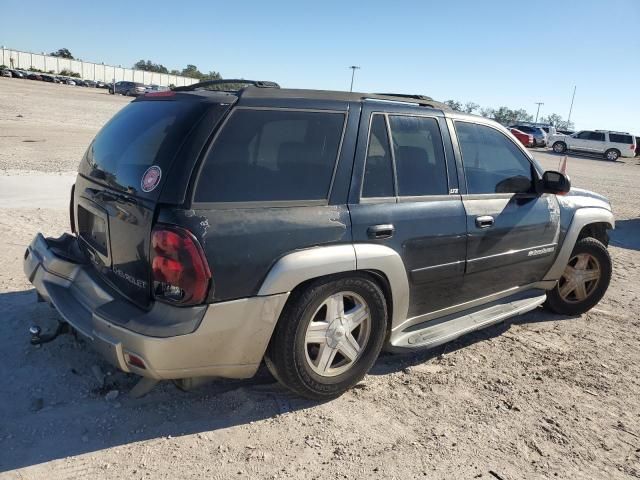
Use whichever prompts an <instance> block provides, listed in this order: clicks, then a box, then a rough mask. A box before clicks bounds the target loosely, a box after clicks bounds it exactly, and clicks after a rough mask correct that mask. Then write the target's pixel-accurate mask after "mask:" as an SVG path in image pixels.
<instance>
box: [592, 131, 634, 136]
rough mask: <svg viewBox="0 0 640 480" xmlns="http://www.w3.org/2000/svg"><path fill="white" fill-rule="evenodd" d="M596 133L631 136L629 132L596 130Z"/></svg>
mask: <svg viewBox="0 0 640 480" xmlns="http://www.w3.org/2000/svg"><path fill="white" fill-rule="evenodd" d="M596 132H604V133H619V134H621V135H631V134H630V133H629V132H617V131H615V130H596Z"/></svg>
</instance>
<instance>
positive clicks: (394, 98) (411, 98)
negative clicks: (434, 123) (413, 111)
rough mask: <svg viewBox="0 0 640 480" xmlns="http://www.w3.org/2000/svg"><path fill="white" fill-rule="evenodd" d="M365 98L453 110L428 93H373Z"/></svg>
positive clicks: (365, 95) (364, 96) (364, 98)
mask: <svg viewBox="0 0 640 480" xmlns="http://www.w3.org/2000/svg"><path fill="white" fill-rule="evenodd" d="M362 99H363V100H381V101H384V102H397V103H410V104H413V105H419V106H421V107H431V108H437V109H440V110H451V108H450V107H449V106H448V105H447V104H445V103H442V102H437V101H435V100H434V99H433V98H431V97H427V96H426V95H409V94H406V93H372V94H364V95H363V97H362Z"/></svg>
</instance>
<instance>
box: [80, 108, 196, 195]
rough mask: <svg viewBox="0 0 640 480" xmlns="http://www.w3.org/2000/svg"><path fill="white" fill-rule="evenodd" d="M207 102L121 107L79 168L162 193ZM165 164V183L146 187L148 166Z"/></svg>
mask: <svg viewBox="0 0 640 480" xmlns="http://www.w3.org/2000/svg"><path fill="white" fill-rule="evenodd" d="M204 109H205V106H204V103H203V102H195V101H166V100H165V101H158V100H156V101H140V102H132V103H130V104H129V105H127V106H126V107H124V108H123V109H122V110H120V111H119V112H118V113H117V114H116V115H115V116H114V117H113V118H112V119H111V120H110V121H109V122H108V123H107V124H106V125H105V126H104V127H103V128H102V130H100V132H98V135H97V136H96V138H95V139H94V140H93V142H92V143H91V145H89V148H88V149H87V152H86V154H85V156H84V160H83V161H82V162H81V165H80V173H82V174H84V175H86V176H89V177H92V178H94V179H96V180H99V181H102V182H104V183H107V184H108V185H110V186H112V187H115V188H118V189H121V190H125V191H127V192H129V193H131V194H137V195H143V196H145V197H148V198H154V199H155V198H157V196H158V194H159V192H160V188H159V187H160V186H161V183H162V181H163V180H164V176H165V174H166V173H167V172H168V170H169V167H170V166H171V163H172V161H173V158H174V157H175V155H176V153H177V152H178V149H179V148H180V145H181V144H182V141H183V140H184V138H185V136H186V135H187V134H188V133H189V131H190V130H191V128H192V127H193V126H194V125H195V123H196V122H197V120H198V119H199V118H200V116H201V115H202V113H203V112H204ZM152 165H155V166H157V167H159V168H160V170H161V179H160V184H159V185H158V186H156V187H155V188H154V189H153V190H151V191H149V192H148V193H145V192H143V191H142V188H141V182H142V177H143V175H144V173H145V171H146V170H147V169H148V168H149V167H151V166H152Z"/></svg>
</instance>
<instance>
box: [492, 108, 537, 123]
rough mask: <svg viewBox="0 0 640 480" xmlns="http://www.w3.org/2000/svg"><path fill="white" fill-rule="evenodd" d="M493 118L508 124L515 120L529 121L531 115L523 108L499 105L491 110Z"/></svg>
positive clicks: (531, 119) (531, 117) (531, 118)
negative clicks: (516, 108) (515, 108)
mask: <svg viewBox="0 0 640 480" xmlns="http://www.w3.org/2000/svg"><path fill="white" fill-rule="evenodd" d="M493 119H494V120H495V121H496V122H498V123H501V124H503V125H510V124H512V123H516V122H531V121H533V115H530V114H529V113H527V111H526V110H524V109H522V108H521V109H519V110H511V109H510V108H509V107H500V108H498V109H497V110H495V111H494V112H493Z"/></svg>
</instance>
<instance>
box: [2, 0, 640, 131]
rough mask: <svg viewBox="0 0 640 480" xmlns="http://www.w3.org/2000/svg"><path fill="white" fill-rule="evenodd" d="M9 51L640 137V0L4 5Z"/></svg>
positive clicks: (13, 1) (20, 1) (21, 1)
mask: <svg viewBox="0 0 640 480" xmlns="http://www.w3.org/2000/svg"><path fill="white" fill-rule="evenodd" d="M0 18H2V28H1V29H0V44H2V45H5V46H6V47H10V48H15V49H19V50H27V51H34V52H41V51H44V52H50V51H52V50H56V49H58V48H61V47H66V48H69V49H70V50H71V51H72V52H73V54H74V55H75V56H76V57H80V58H82V59H83V60H87V61H97V62H104V63H108V64H115V65H122V66H127V67H130V66H131V65H132V64H133V63H135V62H136V61H137V60H139V59H141V58H143V59H150V60H152V61H154V62H157V63H162V64H164V65H165V66H167V67H168V68H169V69H172V68H178V69H181V68H182V67H184V66H185V65H186V64H188V63H192V64H195V65H197V66H198V67H199V68H200V70H202V71H209V70H217V71H220V72H221V73H222V74H223V76H224V77H226V78H231V77H242V78H253V79H264V80H275V81H277V82H278V83H280V84H281V85H282V86H286V87H294V88H319V89H332V90H334V89H336V90H345V89H348V88H349V80H350V70H348V68H347V67H348V66H349V65H353V64H356V65H360V66H361V67H362V69H361V70H359V71H358V72H357V73H356V82H355V89H356V90H359V91H367V92H380V91H392V92H405V93H422V94H426V95H430V96H432V97H434V98H436V99H438V100H446V99H449V98H452V99H456V100H460V101H463V102H466V101H474V102H476V103H478V104H480V105H482V106H491V107H498V106H502V105H505V106H508V107H511V108H525V109H527V110H528V111H529V112H530V113H532V114H534V115H535V109H536V106H535V105H534V102H537V101H540V102H544V105H543V106H542V108H541V111H540V112H541V114H548V113H558V114H560V115H562V116H563V117H564V118H566V116H567V113H568V111H569V103H570V100H571V93H572V91H573V86H574V85H577V93H576V101H575V105H574V110H573V114H572V120H574V122H575V124H576V127H577V128H580V129H582V128H585V129H587V128H602V129H615V130H626V131H631V132H632V133H636V134H640V114H639V112H640V0H582V1H577V0H576V1H574V0H535V1H528V2H514V1H503V0H496V1H491V0H483V1H476V0H447V1H415V2H401V1H397V2H388V1H387V2H380V1H377V0H370V1H367V2H364V1H363V2H356V1H351V2H349V1H344V0H343V1H333V0H326V1H325V0H323V1H317V2H304V1H300V0H298V1H282V2H277V1H273V0H272V1H268V2H267V1H264V0H263V1H259V2H254V1H249V0H247V1H242V2H233V1H229V0H227V1H225V2H216V1H183V2H175V1H172V2H165V1H163V0H153V1H151V2H148V1H127V2H124V1H119V0H112V1H103V2H94V1H82V2H76V1H71V0H65V1H63V2H60V1H56V2H52V1H29V0H2V1H1V2H0Z"/></svg>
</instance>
